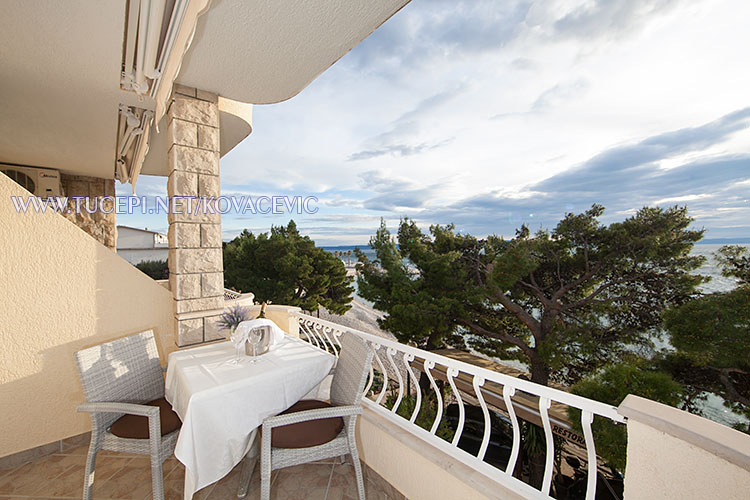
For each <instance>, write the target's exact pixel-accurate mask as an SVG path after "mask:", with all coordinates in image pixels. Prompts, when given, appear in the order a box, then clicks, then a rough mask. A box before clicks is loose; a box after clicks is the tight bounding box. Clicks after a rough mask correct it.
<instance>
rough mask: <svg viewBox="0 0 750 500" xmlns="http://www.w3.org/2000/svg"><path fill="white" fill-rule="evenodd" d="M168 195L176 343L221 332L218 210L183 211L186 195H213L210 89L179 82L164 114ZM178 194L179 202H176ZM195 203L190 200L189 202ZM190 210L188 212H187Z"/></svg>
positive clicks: (215, 132)
mask: <svg viewBox="0 0 750 500" xmlns="http://www.w3.org/2000/svg"><path fill="white" fill-rule="evenodd" d="M168 120H169V123H168V126H167V137H168V141H169V143H170V146H169V153H168V160H167V161H168V162H169V180H168V181H167V194H168V195H169V197H170V206H172V207H173V208H176V207H179V205H182V207H183V210H182V211H184V212H185V213H179V212H178V211H176V210H174V209H173V210H170V214H169V283H170V288H171V290H172V294H173V295H174V300H175V319H176V327H177V335H176V336H175V338H176V340H177V345H178V346H180V347H182V346H186V345H192V344H199V343H202V342H210V341H212V340H217V339H220V338H223V337H224V333H223V332H221V331H219V330H218V328H217V327H216V320H217V319H218V316H219V315H220V314H221V313H222V311H223V308H224V266H223V259H222V248H221V215H220V214H219V213H218V212H215V213H211V212H206V211H204V210H203V209H201V210H198V212H197V213H196V212H195V211H193V210H186V209H187V207H188V206H190V205H188V203H193V204H194V203H195V202H196V201H195V200H193V201H192V202H190V197H218V196H219V195H220V179H219V108H218V103H217V97H216V95H215V94H211V93H208V92H203V91H199V90H198V91H197V90H195V89H189V88H185V87H180V86H178V87H177V88H175V93H174V101H173V102H172V105H171V106H170V108H169V113H168ZM174 197H184V198H181V201H182V203H175V202H176V201H177V199H175V198H174ZM193 206H194V205H193ZM188 212H189V213H188Z"/></svg>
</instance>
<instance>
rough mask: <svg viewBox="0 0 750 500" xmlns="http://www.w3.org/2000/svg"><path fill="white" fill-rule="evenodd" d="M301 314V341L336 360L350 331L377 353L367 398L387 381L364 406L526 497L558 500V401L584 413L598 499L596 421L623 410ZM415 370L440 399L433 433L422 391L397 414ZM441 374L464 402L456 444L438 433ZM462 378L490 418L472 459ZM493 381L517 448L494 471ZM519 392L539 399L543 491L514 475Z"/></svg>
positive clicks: (616, 418) (591, 483)
mask: <svg viewBox="0 0 750 500" xmlns="http://www.w3.org/2000/svg"><path fill="white" fill-rule="evenodd" d="M295 316H296V319H297V322H298V323H299V332H300V337H301V338H303V339H305V340H307V341H308V342H310V343H311V344H313V345H315V346H317V347H319V348H321V349H324V350H326V351H328V352H330V353H332V354H334V355H336V356H338V353H339V351H340V349H341V343H340V342H339V337H341V335H343V334H344V333H345V332H348V333H351V334H354V335H357V336H359V337H360V338H362V339H364V340H365V341H366V342H367V343H368V344H369V345H370V346H371V347H372V348H373V351H374V353H375V357H374V363H373V366H371V367H370V377H369V380H368V382H367V385H366V387H365V395H366V396H367V395H368V393H370V390H371V388H372V387H373V384H374V383H375V381H376V372H377V373H379V375H378V377H377V378H378V382H379V381H380V378H381V377H382V389H381V390H380V391H379V392H377V394H371V395H370V396H369V397H366V398H364V400H363V405H365V406H367V407H368V408H370V409H372V410H373V411H376V412H378V413H379V414H381V415H383V416H385V417H386V418H388V419H390V420H391V421H392V422H393V423H395V424H397V425H399V426H400V427H402V428H404V429H406V430H407V431H409V432H411V433H413V434H415V435H417V436H419V437H421V438H422V439H424V440H425V441H427V442H429V443H431V444H432V445H434V446H435V447H437V448H438V449H441V450H442V451H444V452H446V453H448V454H449V455H450V456H452V457H453V458H455V459H457V460H460V461H461V462H463V463H465V464H467V465H469V466H470V467H472V468H474V469H475V470H477V471H479V472H481V473H483V474H485V475H486V476H488V477H490V478H492V479H493V480H495V481H498V482H499V483H501V484H503V485H505V486H507V487H509V488H511V489H512V490H513V491H516V492H518V493H519V494H521V495H522V496H524V497H525V498H533V499H550V498H552V497H551V496H550V489H551V486H552V476H553V469H554V458H555V449H554V447H555V443H554V439H553V432H552V425H551V423H550V414H549V409H550V406H551V404H552V403H553V402H557V403H561V404H563V405H566V406H569V407H573V408H577V409H579V410H581V427H582V429H583V434H584V438H585V447H586V458H587V462H588V470H587V474H588V476H587V489H586V499H587V500H593V499H594V496H595V493H596V482H597V467H598V465H597V456H596V447H595V444H594V438H593V434H592V431H591V424H592V423H593V421H594V417H600V418H605V419H609V420H611V421H613V422H616V423H620V424H624V423H625V418H624V417H622V416H621V415H619V414H618V413H617V408H615V407H613V406H609V405H606V404H603V403H600V402H598V401H592V400H590V399H586V398H583V397H580V396H576V395H574V394H570V393H567V392H564V391H561V390H558V389H554V388H551V387H545V386H541V385H538V384H535V383H532V382H529V381H526V380H523V379H519V378H515V377H511V376H508V375H505V374H502V373H497V372H494V371H491V370H488V369H485V368H482V367H479V366H475V365H472V364H469V363H465V362H462V361H458V360H455V359H451V358H448V357H445V356H441V355H439V354H435V353H431V352H428V351H424V350H422V349H418V348H415V347H412V346H408V345H405V344H401V343H398V342H395V341H392V340H388V339H385V338H382V337H378V336H375V335H371V334H368V333H365V332H362V331H359V330H354V329H352V328H348V327H345V326H342V325H338V324H335V323H331V322H330V321H325V320H321V319H319V318H315V317H313V316H309V315H306V314H302V313H296V314H295ZM385 363H387V364H388V366H389V368H386V364H385ZM414 366H418V370H420V371H422V372H424V373H425V375H426V376H427V378H428V379H429V382H430V385H431V387H432V390H433V392H434V394H435V398H436V401H437V405H436V415H435V418H434V421H433V423H432V427H431V428H430V430H429V431H428V430H426V429H423V428H422V427H420V426H418V425H417V424H416V423H415V420H416V418H417V416H418V415H419V411H420V407H421V403H422V394H421V391H420V390H416V391H414V392H415V395H414V397H415V398H416V405H415V408H414V410H413V412H412V414H411V417H410V418H409V419H406V418H404V417H402V416H400V415H398V414H397V411H398V408H399V406H400V404H401V403H402V401H403V398H404V396H405V393H406V391H407V387H408V385H407V383H406V382H405V378H407V377H409V378H410V379H411V381H412V382H413V385H412V387H414V388H418V387H419V379H418V376H417V374H416V373H415V372H414V369H413V367H414ZM436 367H437V368H436ZM433 372H434V373H433ZM438 374H440V375H442V378H443V379H447V381H448V383H449V384H450V387H451V390H452V393H453V394H454V396H455V398H456V399H457V403H458V410H459V418H458V425H457V428H456V432H455V434H454V437H453V439H452V441H450V442H448V441H446V440H444V439H442V438H440V437H438V436H437V435H436V432H437V430H438V426H439V425H440V422H441V419H442V411H443V399H442V395H441V392H440V390H439V388H438V385H437V383H436V381H435V378H436V376H437V375H438ZM462 375H463V377H462ZM389 377H390V380H391V382H396V387H395V388H393V389H392V390H394V391H395V396H396V398H395V400H393V397H391V398H390V401H387V400H386V397H385V395H386V391H387V390H388V388H389ZM467 377H468V378H467ZM394 379H395V380H394ZM460 379H463V381H467V380H470V381H471V385H472V386H473V390H474V394H475V396H476V400H477V401H478V402H479V405H480V406H481V409H482V412H483V414H484V435H483V439H482V442H481V446H480V448H479V451H478V452H477V454H476V455H472V454H470V453H468V452H466V451H464V450H462V449H460V448H459V447H458V443H459V440H460V439H461V434H462V432H463V429H464V423H465V416H466V415H465V408H464V402H463V399H462V396H461V391H459V389H458V387H457V381H459V382H461V380H460ZM487 382H494V383H496V384H499V385H501V386H502V389H501V392H502V399H503V400H504V403H505V408H506V409H507V413H508V415H509V417H510V421H511V424H512V428H513V445H512V449H511V454H510V460H509V461H508V464H507V466H506V468H505V470H504V471H503V470H500V469H498V468H496V467H493V466H492V465H490V464H488V463H486V462H485V461H484V457H485V453H486V451H487V447H488V445H489V441H490V432H491V421H490V415H489V409H488V407H487V402H486V401H485V399H486V396H487V395H488V391H487V390H486V389H485V388H483V386H484V385H485V384H486V383H487ZM376 385H377V384H376ZM466 385H467V384H466V383H464V384H463V386H464V388H465V387H466ZM517 392H518V393H526V394H529V395H532V396H535V397H537V398H538V415H539V416H540V420H541V423H542V428H543V429H544V434H545V441H546V454H545V469H544V476H543V480H542V486H541V490H537V489H536V488H533V487H531V486H529V485H528V484H526V483H524V482H522V481H521V480H519V479H517V478H515V477H513V471H514V469H515V468H516V466H517V461H518V454H519V450H520V446H521V430H520V424H519V419H518V416H517V415H516V408H517V406H518V402H515V401H513V400H512V398H513V396H514V395H516V393H517ZM519 395H520V394H519ZM386 402H387V403H388V404H389V405H390V404H391V403H392V406H391V407H390V408H389V406H386Z"/></svg>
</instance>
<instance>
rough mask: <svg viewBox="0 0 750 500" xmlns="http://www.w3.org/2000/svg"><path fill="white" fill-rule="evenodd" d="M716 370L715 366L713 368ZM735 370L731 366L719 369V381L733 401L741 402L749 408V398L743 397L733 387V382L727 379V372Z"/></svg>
mask: <svg viewBox="0 0 750 500" xmlns="http://www.w3.org/2000/svg"><path fill="white" fill-rule="evenodd" d="M714 370H716V368H714ZM732 371H735V370H733V369H731V368H725V369H723V370H719V380H721V383H722V384H724V387H725V388H726V389H727V392H728V393H729V394H730V396H732V398H734V400H735V401H737V402H738V403H742V404H743V405H745V406H747V407H748V408H750V399H748V398H746V397H744V396H743V395H742V394H740V393H739V391H737V389H736V388H735V387H734V384H733V383H732V381H731V380H729V373H730V372H732Z"/></svg>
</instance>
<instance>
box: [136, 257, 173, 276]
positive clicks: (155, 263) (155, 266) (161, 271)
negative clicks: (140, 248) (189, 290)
mask: <svg viewBox="0 0 750 500" xmlns="http://www.w3.org/2000/svg"><path fill="white" fill-rule="evenodd" d="M135 267H137V268H138V269H139V270H140V271H141V272H142V273H144V274H148V275H149V276H151V277H152V278H153V279H155V280H165V279H168V278H169V266H168V265H167V261H166V260H144V261H141V262H139V263H138V264H136V265H135Z"/></svg>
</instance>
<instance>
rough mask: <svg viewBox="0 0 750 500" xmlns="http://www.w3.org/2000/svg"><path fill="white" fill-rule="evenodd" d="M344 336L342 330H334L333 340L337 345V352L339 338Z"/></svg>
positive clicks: (339, 342)
mask: <svg viewBox="0 0 750 500" xmlns="http://www.w3.org/2000/svg"><path fill="white" fill-rule="evenodd" d="M343 334H344V332H343V330H336V331H335V332H333V340H335V341H336V343H337V344H338V345H339V351H341V340H339V339H340V338H341V336H342V335H343Z"/></svg>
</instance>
